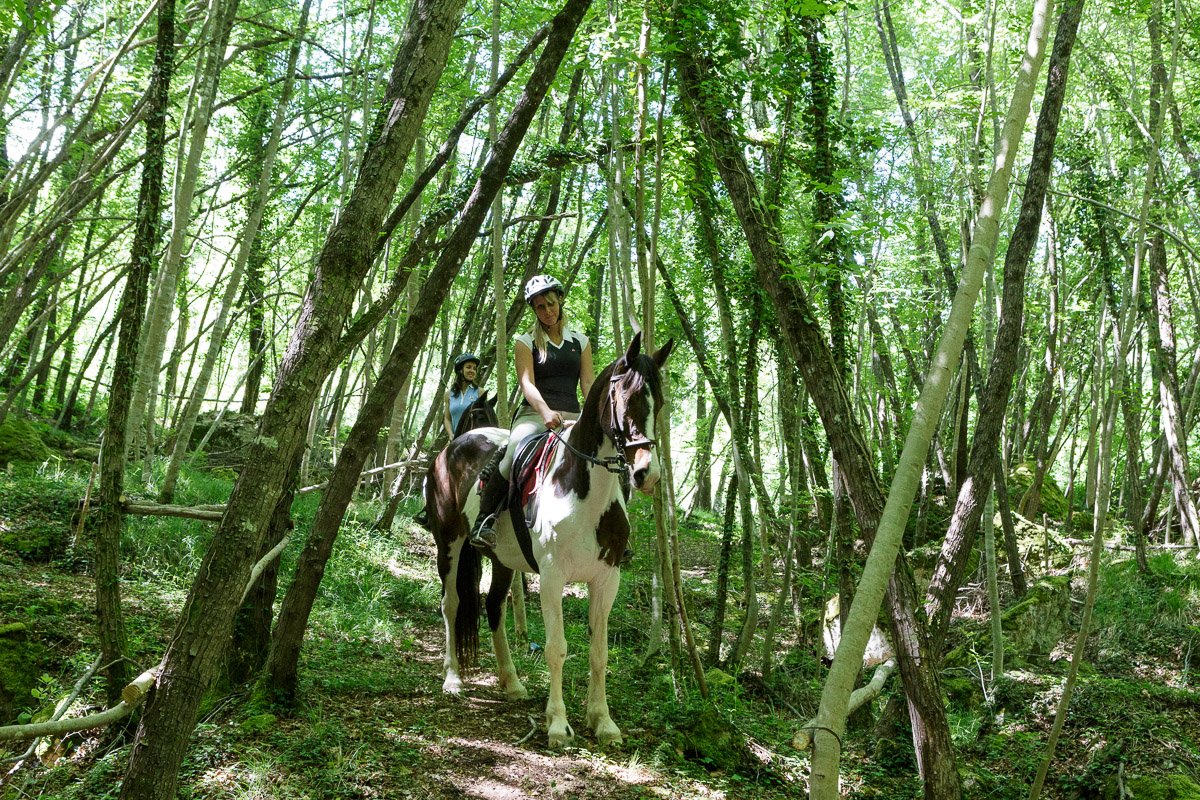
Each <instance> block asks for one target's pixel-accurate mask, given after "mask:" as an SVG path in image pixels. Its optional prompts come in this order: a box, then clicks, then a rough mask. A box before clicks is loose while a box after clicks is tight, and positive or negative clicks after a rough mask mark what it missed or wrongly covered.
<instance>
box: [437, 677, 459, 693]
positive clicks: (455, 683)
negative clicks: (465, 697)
mask: <svg viewBox="0 0 1200 800" xmlns="http://www.w3.org/2000/svg"><path fill="white" fill-rule="evenodd" d="M462 688H463V683H462V678H459V677H458V676H457V675H455V676H453V677H448V678H446V680H445V681H443V682H442V691H443V692H445V693H446V694H460V693H461V692H462Z"/></svg>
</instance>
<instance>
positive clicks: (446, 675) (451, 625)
mask: <svg viewBox="0 0 1200 800" xmlns="http://www.w3.org/2000/svg"><path fill="white" fill-rule="evenodd" d="M462 546H463V540H462V539H458V540H456V541H453V542H451V543H450V544H449V545H448V546H447V547H446V550H447V551H448V552H447V555H446V558H445V561H444V564H445V566H444V568H443V563H439V564H438V567H439V569H438V572H439V573H441V575H440V577H441V579H442V622H443V624H444V625H445V630H446V646H445V649H444V650H443V654H442V691H443V692H447V693H449V694H458V693H460V692H461V691H462V688H463V681H462V676H461V675H460V674H459V666H458V638H457V635H456V630H455V618H456V617H457V615H458V607H459V596H458V568H459V561H460V559H459V555H460V553H461V551H462ZM438 561H439V562H442V559H441V558H439V559H438Z"/></svg>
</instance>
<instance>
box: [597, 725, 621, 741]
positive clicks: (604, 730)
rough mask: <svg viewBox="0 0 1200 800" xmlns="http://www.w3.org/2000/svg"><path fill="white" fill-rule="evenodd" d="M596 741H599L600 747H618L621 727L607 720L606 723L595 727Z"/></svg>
mask: <svg viewBox="0 0 1200 800" xmlns="http://www.w3.org/2000/svg"><path fill="white" fill-rule="evenodd" d="M596 741H597V742H599V743H600V746H601V747H620V746H621V741H622V738H621V729H620V728H618V727H617V726H616V725H615V724H614V723H613V722H612V721H609V723H608V725H602V726H600V727H599V728H597V729H596Z"/></svg>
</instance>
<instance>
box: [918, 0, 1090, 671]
mask: <svg viewBox="0 0 1200 800" xmlns="http://www.w3.org/2000/svg"><path fill="white" fill-rule="evenodd" d="M1082 13H1083V0H1066V4H1065V5H1064V7H1063V10H1062V14H1061V16H1060V18H1059V21H1058V28H1057V33H1056V36H1055V41H1054V50H1053V53H1052V54H1051V56H1050V65H1049V67H1048V70H1047V71H1048V78H1047V82H1046V95H1045V97H1044V99H1043V100H1042V110H1041V113H1040V114H1039V116H1038V124H1037V132H1036V134H1035V136H1034V145H1033V155H1032V156H1031V159H1030V161H1031V163H1030V167H1029V174H1028V176H1027V178H1026V181H1025V193H1024V195H1023V196H1022V200H1021V212H1020V216H1019V218H1018V220H1017V225H1016V228H1015V229H1014V231H1013V234H1012V236H1011V238H1010V239H1009V244H1008V252H1007V254H1006V255H1005V259H1004V304H1003V307H1002V309H1001V312H1000V326H999V330H998V331H997V335H996V346H995V349H994V350H993V352H992V363H991V365H990V366H989V367H988V373H987V374H988V377H987V385H986V388H985V389H984V392H983V397H982V399H981V402H980V406H979V418H978V420H976V423H975V437H974V439H973V441H972V443H971V457H970V463H969V464H968V465H967V471H966V480H965V481H964V482H963V485H962V489H961V490H960V491H959V492H958V498H957V501H956V502H955V506H954V514H953V516H952V517H951V519H950V528H949V530H948V531H947V532H946V538H945V540H944V541H943V543H942V549H941V552H940V554H939V556H938V561H937V564H936V565H935V566H934V571H933V577H932V578H931V579H930V583H929V587H928V589H927V599H926V603H925V611H926V614H928V616H929V619H930V630H931V633H932V634H933V641H934V644H935V649H939V650H940V642H941V640H942V638H943V637H944V636H945V634H946V631H947V629H948V628H949V625H950V612H951V611H952V610H953V607H954V599H955V597H956V595H957V593H958V589H959V587H960V586H961V585H962V581H963V577H964V574H965V572H966V568H967V562H968V561H969V558H970V555H971V550H972V548H973V546H974V542H975V536H976V533H977V531H978V529H979V522H980V517H981V516H982V514H983V508H984V503H985V501H986V500H987V498H988V496H989V494H990V493H991V490H992V478H993V475H994V474H995V461H996V454H997V452H998V448H999V446H1000V434H1001V432H1002V430H1003V426H1004V414H1005V409H1006V408H1007V407H1008V404H1009V398H1010V392H1011V389H1012V381H1013V376H1014V375H1015V374H1016V371H1017V366H1018V363H1019V357H1020V348H1021V337H1022V330H1023V319H1024V313H1025V275H1026V272H1027V270H1028V266H1029V259H1030V256H1031V255H1032V253H1033V249H1034V246H1035V245H1036V244H1037V237H1038V231H1039V229H1040V228H1041V225H1042V207H1043V204H1044V201H1045V197H1046V190H1047V187H1048V185H1049V182H1050V168H1051V166H1052V164H1053V160H1054V144H1055V140H1056V138H1057V136H1058V122H1059V118H1060V115H1061V112H1062V105H1063V99H1064V97H1065V96H1066V85H1067V77H1068V74H1069V69H1070V63H1071V50H1072V48H1073V47H1074V44H1075V34H1076V32H1077V31H1078V29H1079V19H1080V16H1081V14H1082Z"/></svg>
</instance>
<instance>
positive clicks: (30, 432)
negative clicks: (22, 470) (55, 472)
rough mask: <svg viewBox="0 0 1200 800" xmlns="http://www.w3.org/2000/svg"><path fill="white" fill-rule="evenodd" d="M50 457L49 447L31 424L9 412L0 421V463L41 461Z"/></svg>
mask: <svg viewBox="0 0 1200 800" xmlns="http://www.w3.org/2000/svg"><path fill="white" fill-rule="evenodd" d="M48 458H50V449H49V448H47V447H46V444H45V442H43V441H42V439H41V437H40V436H38V434H37V431H36V430H34V428H33V426H32V425H30V424H29V423H28V422H26V421H25V420H23V419H21V418H20V417H17V416H13V415H12V414H9V415H8V416H7V417H5V418H4V422H0V464H8V463H9V462H12V461H33V462H35V463H36V462H41V461H45V460H46V459H48Z"/></svg>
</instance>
